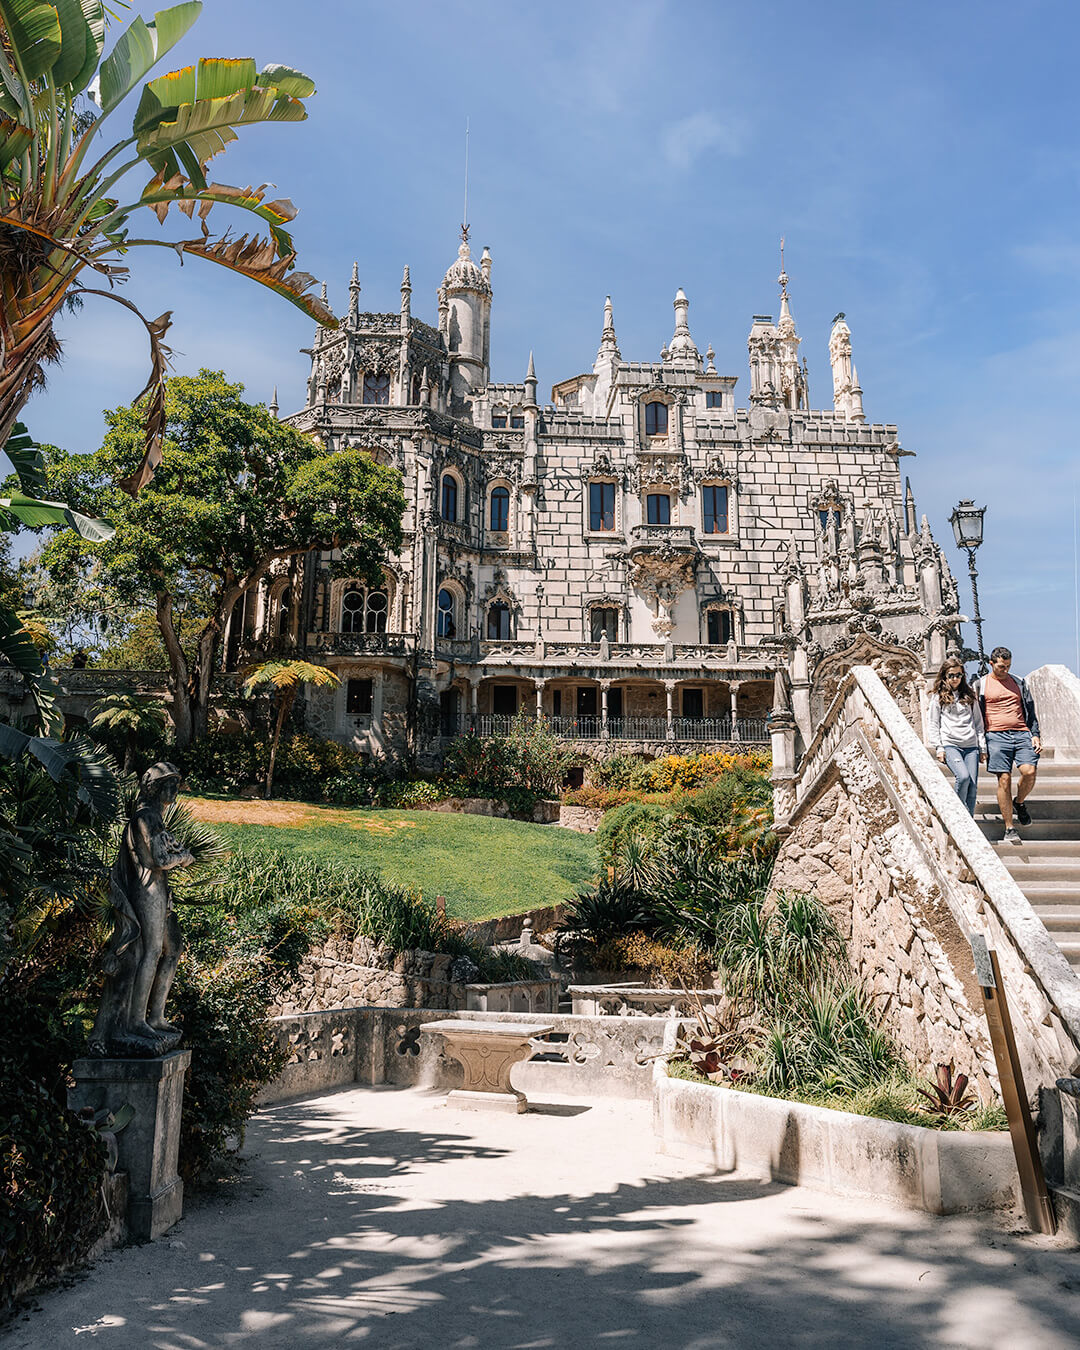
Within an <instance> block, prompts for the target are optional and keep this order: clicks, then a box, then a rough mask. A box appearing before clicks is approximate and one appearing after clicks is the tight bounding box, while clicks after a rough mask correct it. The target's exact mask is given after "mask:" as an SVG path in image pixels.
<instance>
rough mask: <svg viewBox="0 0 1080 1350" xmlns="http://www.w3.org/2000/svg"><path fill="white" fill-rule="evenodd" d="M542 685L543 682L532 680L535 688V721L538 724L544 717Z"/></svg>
mask: <svg viewBox="0 0 1080 1350" xmlns="http://www.w3.org/2000/svg"><path fill="white" fill-rule="evenodd" d="M544 683H545V681H543V680H533V684H534V685H535V686H536V720H537V721H538V722H539V721H541V720H542V719H543V716H544Z"/></svg>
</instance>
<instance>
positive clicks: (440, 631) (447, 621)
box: [435, 588, 455, 638]
mask: <svg viewBox="0 0 1080 1350" xmlns="http://www.w3.org/2000/svg"><path fill="white" fill-rule="evenodd" d="M454 631H455V629H454V596H453V592H451V591H448V590H446V589H445V588H444V589H443V590H441V591H440V592H439V598H438V601H437V602H436V616H435V632H436V634H437V636H439V637H441V638H452V637H453V636H454Z"/></svg>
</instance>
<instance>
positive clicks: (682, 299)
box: [665, 286, 701, 365]
mask: <svg viewBox="0 0 1080 1350" xmlns="http://www.w3.org/2000/svg"><path fill="white" fill-rule="evenodd" d="M674 308H675V332H674V334H673V336H672V339H671V341H670V342H669V343H668V348H667V350H668V356H667V358H665V359H668V360H671V361H692V362H695V363H697V364H698V365H700V364H701V355H700V353H699V352H698V349H697V347H695V346H694V339H693V338H692V337H691V336H690V323H689V314H690V301H689V300H688V299H687V298H686V292H685V291H684V290H683V288H682V287H681V286H680V287H679V289H678V290H677V291H676V292H675V300H674Z"/></svg>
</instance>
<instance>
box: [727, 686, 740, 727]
mask: <svg viewBox="0 0 1080 1350" xmlns="http://www.w3.org/2000/svg"><path fill="white" fill-rule="evenodd" d="M729 687H730V690H731V739H732V740H733V741H737V740H739V739H740V737H739V681H738V680H732V681H731V685H730V686H729Z"/></svg>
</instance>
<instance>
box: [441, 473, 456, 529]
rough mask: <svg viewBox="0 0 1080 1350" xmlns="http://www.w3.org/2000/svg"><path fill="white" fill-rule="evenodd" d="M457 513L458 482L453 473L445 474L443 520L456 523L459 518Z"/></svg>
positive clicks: (443, 481) (443, 478)
mask: <svg viewBox="0 0 1080 1350" xmlns="http://www.w3.org/2000/svg"><path fill="white" fill-rule="evenodd" d="M457 512H458V482H457V479H456V478H455V477H454V475H453V474H452V473H444V474H443V477H442V507H441V515H442V518H443V520H453V521H456V520H457V518H458V514H457Z"/></svg>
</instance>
